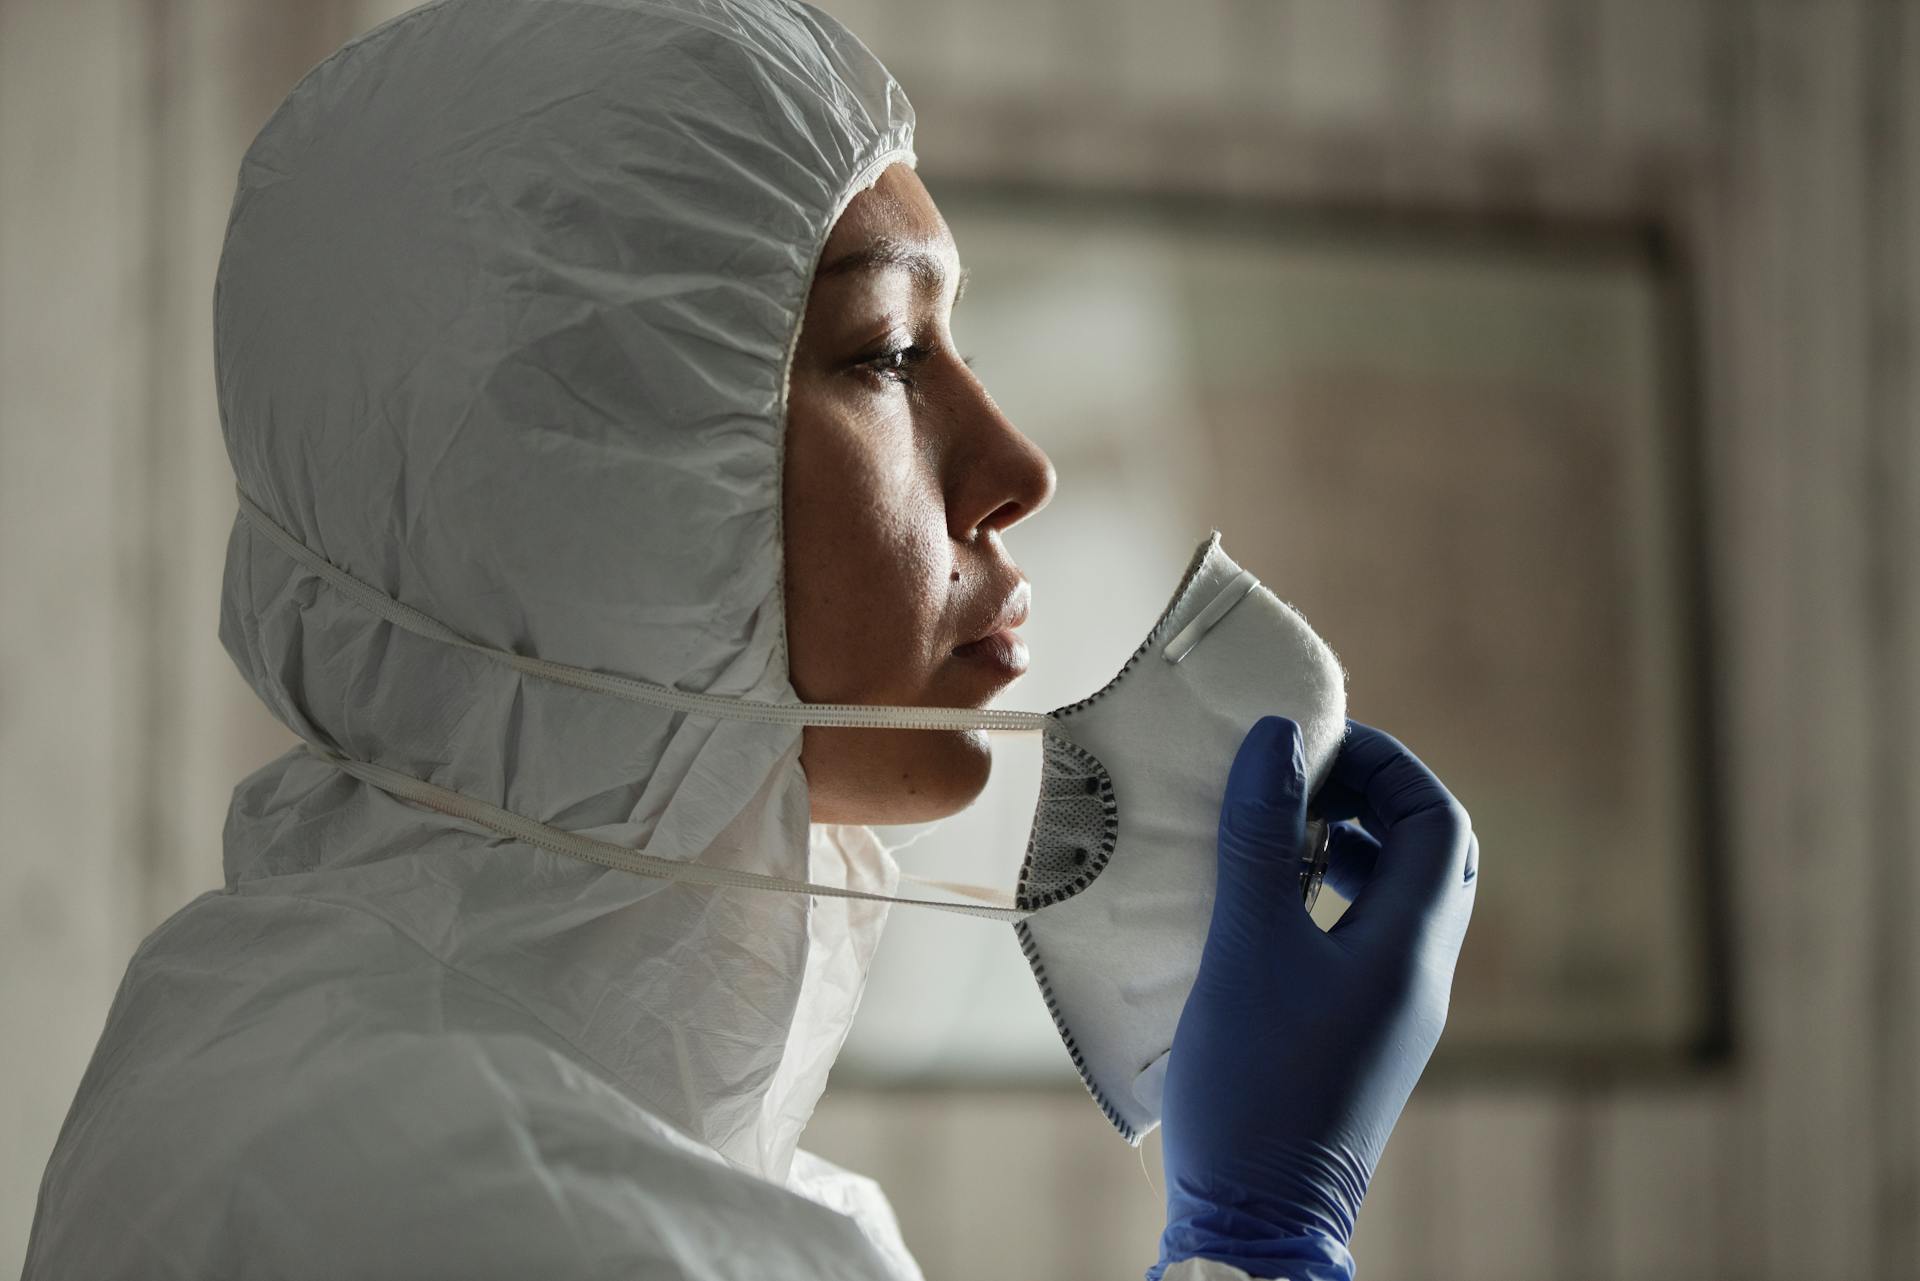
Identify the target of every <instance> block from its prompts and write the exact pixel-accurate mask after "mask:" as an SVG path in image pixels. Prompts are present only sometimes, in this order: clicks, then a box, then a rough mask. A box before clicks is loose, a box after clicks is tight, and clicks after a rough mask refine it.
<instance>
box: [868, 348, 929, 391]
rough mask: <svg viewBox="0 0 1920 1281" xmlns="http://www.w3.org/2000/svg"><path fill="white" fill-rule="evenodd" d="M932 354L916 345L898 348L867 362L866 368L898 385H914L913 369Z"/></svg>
mask: <svg viewBox="0 0 1920 1281" xmlns="http://www.w3.org/2000/svg"><path fill="white" fill-rule="evenodd" d="M931 354H932V353H931V352H930V351H928V350H927V349H926V348H925V347H922V346H920V345H919V344H918V343H914V344H912V345H911V346H907V347H896V348H894V349H893V350H892V351H888V352H882V353H881V354H880V355H878V356H875V357H874V358H873V359H872V360H869V361H867V362H866V367H867V368H868V369H870V370H872V371H873V372H874V373H876V374H878V375H879V376H880V377H882V378H885V379H888V380H889V381H892V382H898V383H912V382H913V377H912V369H913V367H914V366H915V365H918V364H919V363H920V362H921V361H923V360H925V359H926V358H927V357H928V356H929V355H931Z"/></svg>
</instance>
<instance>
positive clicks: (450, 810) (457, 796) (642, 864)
mask: <svg viewBox="0 0 1920 1281" xmlns="http://www.w3.org/2000/svg"><path fill="white" fill-rule="evenodd" d="M307 750H308V751H309V752H311V753H312V754H313V755H315V756H317V757H319V758H320V759H321V760H323V761H326V762H327V763H328V764H330V765H333V766H336V767H337V768H339V769H340V770H342V771H344V772H346V773H348V774H351V775H353V776H354V777H355V778H357V779H360V780H361V781H363V782H366V783H370V784H372V785H373V786H375V787H377V788H379V789H380V790H381V791H383V792H390V793H392V794H393V795H395V796H398V797H401V798H403V799H405V800H409V801H414V802H417V803H418V804H421V805H425V806H427V807H428V808H429V809H435V810H439V811H440V812H441V813H443V814H451V815H453V816H454V817H455V818H463V819H466V820H468V821H469V822H473V823H478V824H479V825H480V826H482V827H485V828H489V829H491V830H493V831H495V832H498V833H500V834H501V835H502V836H511V837H512V838H513V839H515V840H517V841H524V842H526V843H527V844H528V845H537V846H539V847H540V848H541V849H546V850H551V851H553V852H554V853H556V854H564V855H566V856H567V857H569V858H577V859H582V860H584V861H586V862H588V863H597V864H599V865H600V866H601V867H609V868H613V869H615V870H617V871H621V872H632V873H634V874H635V875H638V876H648V877H652V878H653V879H654V880H658V881H678V882H680V883H681V884H683V885H714V886H721V887H724V888H728V889H745V890H772V891H774V892H775V893H780V894H817V895H820V896H821V897H824V898H851V899H865V900H868V901H869V902H874V903H900V904H904V905H906V906H908V907H930V908H933V909H934V910H935V911H939V912H952V913H954V914H955V915H956V916H978V917H984V918H986V919H987V920H990V921H1020V920H1025V919H1026V918H1027V917H1028V916H1030V915H1032V913H1031V912H1025V911H1021V910H1020V909H1018V908H1014V907H1004V906H989V905H987V904H974V903H946V902H941V901H940V900H938V899H915V898H896V897H894V896H893V895H890V894H872V893H869V892H867V891H866V890H850V889H845V888H843V887H841V886H837V885H817V884H815V883H814V882H812V881H796V880H792V879H790V878H788V877H784V876H768V875H766V874H764V873H761V872H743V871H740V870H738V869H736V868H730V867H712V866H710V865H708V864H705V863H683V862H680V861H678V860H676V859H670V858H660V857H658V856H656V855H653V854H644V853H641V852H640V851H639V850H633V849H628V848H627V847H626V846H624V845H615V844H613V843H612V842H610V841H596V840H594V839H593V838H592V837H590V836H582V835H580V834H579V833H578V832H568V831H564V830H562V829H561V828H558V827H550V826H548V825H547V824H545V823H539V822H535V821H534V820H533V819H530V818H527V817H525V816H523V815H520V814H515V813H514V812H513V811H512V810H505V809H501V808H500V807H499V806H498V805H492V804H489V803H487V802H486V801H481V800H475V799H474V798H473V797H471V796H465V795H462V794H461V793H459V792H456V791H453V790H451V789H449V788H445V787H441V786H439V785H438V784H435V783H428V782H425V781H423V780H421V779H417V778H414V777H413V776H412V775H410V774H402V773H400V772H399V771H398V770H390V769H388V768H386V767H385V766H384V765H373V764H369V763H368V762H366V761H356V760H350V759H349V758H347V757H344V756H338V755H336V754H334V753H332V752H328V751H324V750H322V749H320V748H317V747H314V746H313V745H312V744H308V745H307ZM909 879H912V878H909ZM921 883H922V884H928V885H934V886H937V887H939V888H942V889H945V888H949V887H947V886H944V885H941V884H940V883H939V882H921ZM950 888H952V889H953V890H954V891H955V892H956V893H961V894H967V895H969V896H987V897H990V898H996V899H1000V900H1001V901H1004V900H1005V896H1004V895H999V894H998V893H997V892H996V891H993V890H981V889H979V888H978V887H976V886H958V885H956V886H952V887H950Z"/></svg>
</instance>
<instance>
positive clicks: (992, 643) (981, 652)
mask: <svg viewBox="0 0 1920 1281" xmlns="http://www.w3.org/2000/svg"><path fill="white" fill-rule="evenodd" d="M953 654H954V657H955V658H964V659H967V660H968V661H970V662H974V663H979V664H981V665H983V666H986V667H991V668H995V669H997V670H999V671H1000V672H1001V673H1002V674H1004V675H1005V676H1006V678H1007V679H1009V680H1011V679H1013V678H1014V677H1016V676H1019V675H1021V674H1023V673H1024V672H1025V671H1026V670H1027V659H1028V656H1027V643H1026V642H1025V641H1024V640H1021V639H1020V633H1018V632H1015V631H1011V630H1009V631H1000V632H994V633H992V634H990V635H987V636H982V637H981V638H980V639H979V640H976V641H968V642H967V643H966V644H964V645H961V646H960V647H958V648H957V649H955V650H954V651H953Z"/></svg>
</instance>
